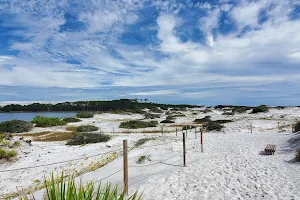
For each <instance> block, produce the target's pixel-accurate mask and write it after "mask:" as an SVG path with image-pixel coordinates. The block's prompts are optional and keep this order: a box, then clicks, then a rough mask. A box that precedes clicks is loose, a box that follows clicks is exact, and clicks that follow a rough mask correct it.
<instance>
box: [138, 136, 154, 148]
mask: <svg viewBox="0 0 300 200" xmlns="http://www.w3.org/2000/svg"><path fill="white" fill-rule="evenodd" d="M155 139H156V138H153V137H152V138H142V139H139V140H138V141H136V143H135V144H134V146H135V147H138V146H141V145H143V144H145V143H146V142H148V141H150V140H155Z"/></svg>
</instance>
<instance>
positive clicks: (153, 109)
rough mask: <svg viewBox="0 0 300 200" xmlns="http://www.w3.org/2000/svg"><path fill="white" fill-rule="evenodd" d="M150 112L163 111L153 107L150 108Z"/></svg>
mask: <svg viewBox="0 0 300 200" xmlns="http://www.w3.org/2000/svg"><path fill="white" fill-rule="evenodd" d="M149 112H153V113H162V112H163V111H162V110H161V109H159V108H158V107H153V108H150V110H149Z"/></svg>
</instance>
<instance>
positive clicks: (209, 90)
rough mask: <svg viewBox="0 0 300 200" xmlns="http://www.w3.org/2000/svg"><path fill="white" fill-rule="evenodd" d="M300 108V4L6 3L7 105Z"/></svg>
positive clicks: (2, 16)
mask: <svg viewBox="0 0 300 200" xmlns="http://www.w3.org/2000/svg"><path fill="white" fill-rule="evenodd" d="M119 98H147V99H149V100H151V101H155V102H164V103H192V104H206V105H215V104H239V105H241V104H247V105H258V104H270V105H276V104H280V105H297V104H298V105H299V104H300V101H299V100H300V0H261V1H257V0H256V1H248V0H242V1H239V0H232V1H231V0H219V1H214V0H211V1H193V0H187V1H184V0H180V1H179V0H177V1H176V0H174V1H171V0H170V1H161V0H153V1H141V0H127V1H125V0H124V1H119V0H114V1H112V0H84V1H79V0H78V1H73V0H72V1H67V0H57V1H55V0H47V1H45V0H31V1H24V0H10V1H6V0H1V1H0V103H1V104H5V103H10V102H21V103H23V102H32V101H47V102H57V101H75V100H108V99H119Z"/></svg>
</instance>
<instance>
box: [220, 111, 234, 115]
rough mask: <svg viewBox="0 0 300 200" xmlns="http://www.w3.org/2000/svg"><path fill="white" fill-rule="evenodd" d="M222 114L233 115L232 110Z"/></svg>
mask: <svg viewBox="0 0 300 200" xmlns="http://www.w3.org/2000/svg"><path fill="white" fill-rule="evenodd" d="M222 115H234V112H223V113H222Z"/></svg>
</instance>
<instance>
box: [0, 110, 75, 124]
mask: <svg viewBox="0 0 300 200" xmlns="http://www.w3.org/2000/svg"><path fill="white" fill-rule="evenodd" d="M37 115H41V116H44V117H58V118H64V117H73V116H75V115H76V112H26V113H0V122H1V121H8V120H13V119H19V120H24V121H31V120H32V119H33V118H34V117H35V116H37Z"/></svg>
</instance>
